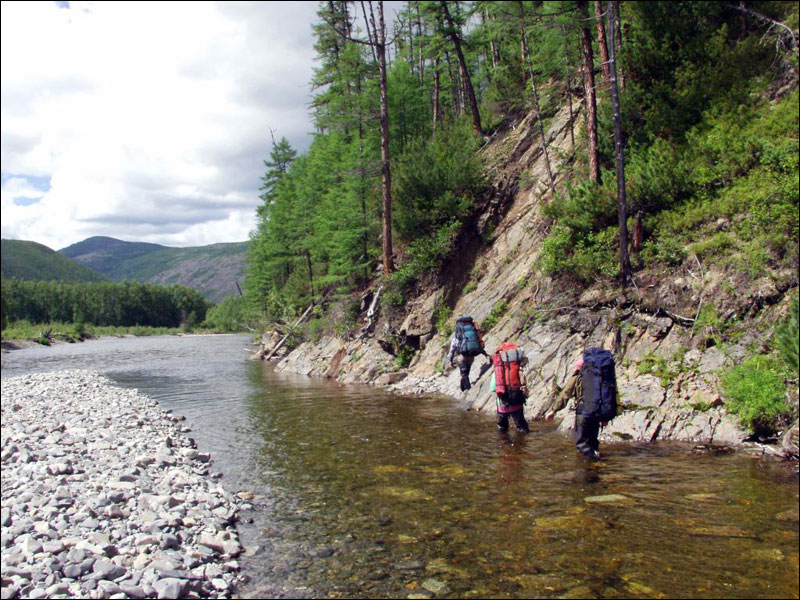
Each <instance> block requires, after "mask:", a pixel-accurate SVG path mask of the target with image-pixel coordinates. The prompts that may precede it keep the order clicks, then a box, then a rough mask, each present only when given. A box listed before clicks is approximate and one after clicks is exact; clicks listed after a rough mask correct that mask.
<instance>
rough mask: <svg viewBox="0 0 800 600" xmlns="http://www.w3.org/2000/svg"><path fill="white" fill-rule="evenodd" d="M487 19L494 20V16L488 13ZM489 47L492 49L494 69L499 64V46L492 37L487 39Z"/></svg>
mask: <svg viewBox="0 0 800 600" xmlns="http://www.w3.org/2000/svg"><path fill="white" fill-rule="evenodd" d="M489 20H490V21H494V20H495V18H494V17H493V16H491V15H489ZM489 48H490V49H491V51H492V68H493V69H494V70H495V71H496V70H497V67H499V66H500V48H499V47H498V46H497V42H495V41H494V37H492V39H490V40H489Z"/></svg>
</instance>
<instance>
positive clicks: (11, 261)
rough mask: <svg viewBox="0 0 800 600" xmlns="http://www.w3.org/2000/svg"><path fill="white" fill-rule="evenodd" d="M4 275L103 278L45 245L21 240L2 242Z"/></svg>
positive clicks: (77, 279)
mask: <svg viewBox="0 0 800 600" xmlns="http://www.w3.org/2000/svg"><path fill="white" fill-rule="evenodd" d="M0 244H2V246H1V247H0V263H2V274H3V277H5V278H7V279H11V278H12V277H18V278H19V279H34V280H35V279H42V280H45V281H53V280H54V281H103V280H105V277H103V276H102V275H101V274H100V273H98V272H96V271H93V270H92V269H90V268H89V267H87V266H85V265H82V264H80V263H79V262H76V261H74V260H72V259H71V258H68V257H66V256H63V255H61V254H59V253H58V252H56V251H55V250H52V249H50V248H48V247H47V246H43V245H42V244H37V243H36V242H25V241H21V240H2V241H0Z"/></svg>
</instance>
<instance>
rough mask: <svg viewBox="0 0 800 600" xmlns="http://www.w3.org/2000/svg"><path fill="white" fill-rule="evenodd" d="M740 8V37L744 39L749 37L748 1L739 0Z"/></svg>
mask: <svg viewBox="0 0 800 600" xmlns="http://www.w3.org/2000/svg"><path fill="white" fill-rule="evenodd" d="M739 10H740V11H741V12H742V14H741V15H739V24H740V31H739V38H740V39H744V38H746V37H747V2H745V1H744V0H739Z"/></svg>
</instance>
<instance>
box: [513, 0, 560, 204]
mask: <svg viewBox="0 0 800 600" xmlns="http://www.w3.org/2000/svg"><path fill="white" fill-rule="evenodd" d="M519 12H520V23H522V16H523V14H522V2H519ZM520 32H521V34H522V36H521V37H522V40H521V43H522V48H523V49H525V48H526V47H527V36H526V35H525V27H524V26H523V25H521V26H520ZM523 51H524V50H523ZM525 64H527V66H528V75H529V76H530V79H531V92H533V107H534V109H535V110H536V122H537V123H538V124H539V135H540V136H541V138H542V152H543V153H544V166H545V169H546V170H547V178H548V181H549V183H550V193H551V194H552V197H553V199H555V197H556V185H555V182H554V181H553V171H552V170H551V169H550V156H549V155H548V154H547V137H546V136H545V133H544V124H543V123H542V111H541V110H540V109H539V93H538V92H537V91H536V79H535V78H534V76H533V68H532V67H531V65H530V63H529V62H528V63H523V68H524V65H525Z"/></svg>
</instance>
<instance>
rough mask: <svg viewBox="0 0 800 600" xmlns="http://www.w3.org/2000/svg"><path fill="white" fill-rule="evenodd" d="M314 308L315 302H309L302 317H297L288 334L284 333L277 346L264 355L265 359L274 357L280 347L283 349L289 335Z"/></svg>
mask: <svg viewBox="0 0 800 600" xmlns="http://www.w3.org/2000/svg"><path fill="white" fill-rule="evenodd" d="M313 308H314V303H313V302H312V303H311V304H309V305H308V308H307V309H306V311H305V312H304V313H303V314H302V315H300V318H299V319H297V321H295V323H294V325H292V326H291V328H290V329H289V331H288V332H286V335H284V336H283V337H282V338H281V340H280V341H279V342H278V343H277V344H275V347H274V348H273V349H272V350H270V351H269V352H268V353H267V354H266V355H264V356H263V360H269V359H270V358H272V357H273V356H274V355H275V353H276V352H277V351H278V350H280V349H281V346H283V344H284V342H285V341H286V339H287V338H288V337H289V335H290V334H291V333H292V331H294V330H295V328H296V327H297V326H298V325H300V323H302V322H303V321H305V319H306V317H307V316H308V315H309V314H310V313H311V310H312V309H313Z"/></svg>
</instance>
